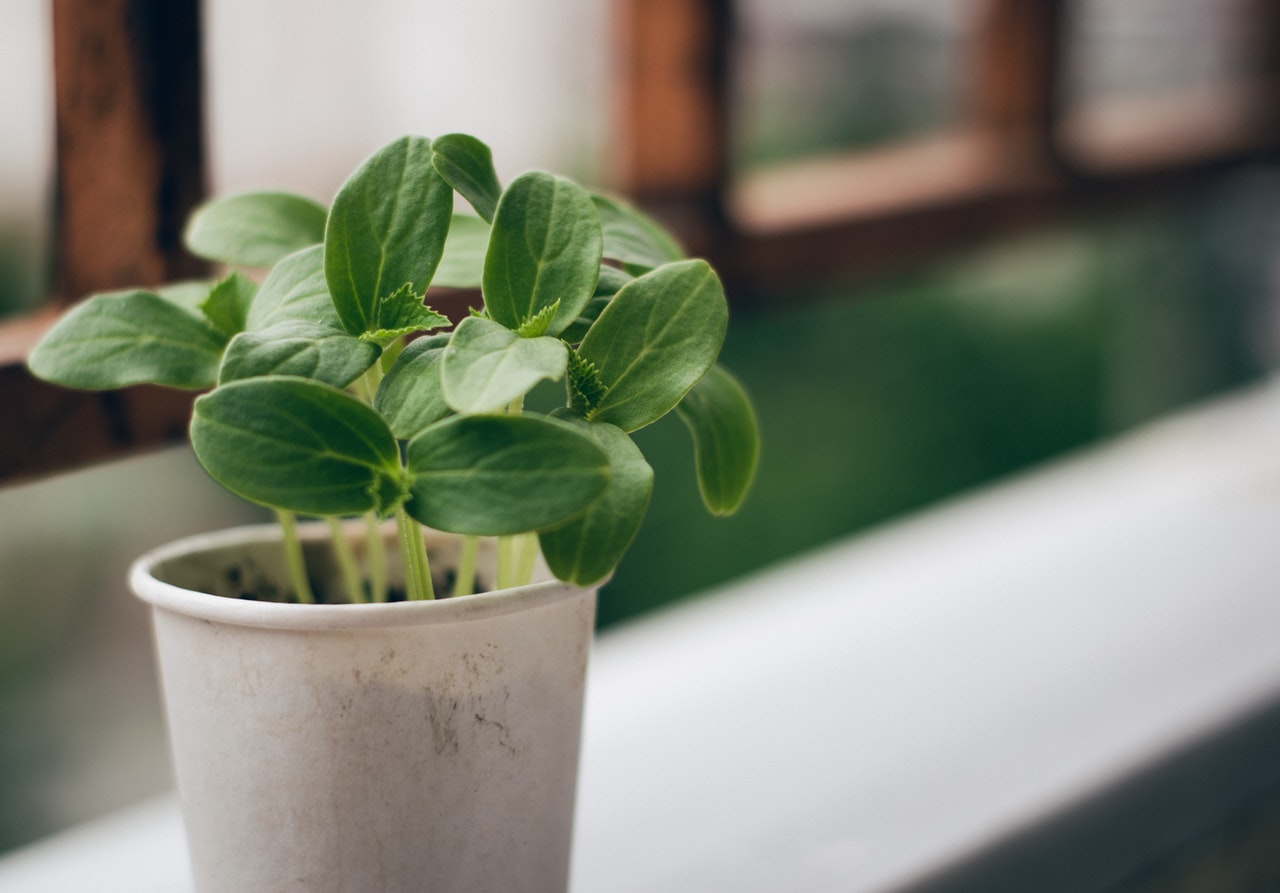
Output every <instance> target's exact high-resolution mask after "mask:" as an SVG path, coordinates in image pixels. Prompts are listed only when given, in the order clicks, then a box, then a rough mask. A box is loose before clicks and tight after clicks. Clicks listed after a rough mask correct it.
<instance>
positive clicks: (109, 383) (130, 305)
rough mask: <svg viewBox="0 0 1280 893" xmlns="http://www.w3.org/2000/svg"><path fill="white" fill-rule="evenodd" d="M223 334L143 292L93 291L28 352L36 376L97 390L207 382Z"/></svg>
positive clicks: (219, 354)
mask: <svg viewBox="0 0 1280 893" xmlns="http://www.w3.org/2000/svg"><path fill="white" fill-rule="evenodd" d="M226 343H227V336H226V335H223V334H221V333H220V332H218V331H216V330H215V329H214V328H213V327H212V326H210V325H209V324H208V323H206V322H205V321H204V320H203V319H200V318H198V317H196V316H193V315H192V314H191V313H188V312H187V311H186V310H184V309H182V308H181V307H179V306H178V305H177V304H174V303H172V302H170V301H167V300H165V299H164V298H162V297H160V295H157V294H154V293H153V292H149V291H127V292H113V293H111V294H104V295H95V296H93V297H91V298H89V299H88V300H86V301H84V302H82V303H80V304H78V305H76V306H75V307H74V308H73V309H72V310H71V311H70V312H68V313H67V314H66V315H65V316H63V317H62V318H61V319H59V320H58V321H57V322H56V323H55V324H54V325H53V327H52V328H51V329H49V331H48V332H46V333H45V336H44V338H42V339H41V341H40V343H39V344H37V345H36V348H35V350H34V351H32V353H31V356H30V358H29V359H28V364H29V365H30V367H31V371H32V372H34V373H35V374H36V375H37V376H38V377H40V378H43V379H45V380H46V381H51V382H54V383H55V384H60V385H64V386H65V387H69V388H80V389H83V390H91V391H99V390H108V389H112V388H123V387H127V386H129V385H135V384H159V385H167V386H168V387H174V388H188V389H192V390H199V389H201V388H207V387H210V386H211V385H213V383H214V381H216V380H217V377H218V363H219V361H220V360H221V359H222V350H223V347H225V346H226Z"/></svg>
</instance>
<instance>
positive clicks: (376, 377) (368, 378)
mask: <svg viewBox="0 0 1280 893" xmlns="http://www.w3.org/2000/svg"><path fill="white" fill-rule="evenodd" d="M361 380H362V381H363V382H364V387H365V390H366V392H367V393H368V396H367V397H366V398H365V399H366V400H367V401H368V402H369V403H370V404H372V403H373V398H374V397H375V396H377V393H378V385H380V384H382V364H381V363H374V364H373V365H372V366H370V367H369V368H368V369H366V370H365V372H364V376H363V377H362V379H361Z"/></svg>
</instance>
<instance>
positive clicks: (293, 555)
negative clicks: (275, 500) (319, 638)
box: [276, 510, 316, 605]
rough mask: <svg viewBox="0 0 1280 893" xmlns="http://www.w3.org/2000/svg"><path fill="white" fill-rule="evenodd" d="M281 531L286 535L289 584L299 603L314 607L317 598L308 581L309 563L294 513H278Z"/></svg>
mask: <svg viewBox="0 0 1280 893" xmlns="http://www.w3.org/2000/svg"><path fill="white" fill-rule="evenodd" d="M276 519H277V520H278V521H279V522H280V530H281V532H282V533H283V534H284V563H285V567H287V568H288V570H289V582H290V584H291V585H292V586H293V592H294V595H296V596H297V598H298V601H300V602H302V603H303V604H307V605H314V604H315V603H316V597H315V595H314V594H313V593H312V592H311V583H310V581H308V580H307V562H306V560H305V559H304V558H303V557H302V543H301V542H299V540H298V521H297V518H295V517H294V514H293V512H284V511H278V510H277V511H276Z"/></svg>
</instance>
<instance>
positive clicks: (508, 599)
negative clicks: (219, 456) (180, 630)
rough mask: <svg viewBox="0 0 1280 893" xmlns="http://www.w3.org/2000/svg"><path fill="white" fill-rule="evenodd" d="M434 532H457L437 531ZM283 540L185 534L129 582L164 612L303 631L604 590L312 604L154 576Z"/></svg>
mask: <svg viewBox="0 0 1280 893" xmlns="http://www.w3.org/2000/svg"><path fill="white" fill-rule="evenodd" d="M429 536H434V537H451V536H454V535H453V534H442V533H438V532H436V531H430V532H429ZM280 539H281V532H280V528H279V527H278V526H277V525H275V524H254V525H249V526H243V527H232V528H228V529H225V530H219V531H215V532H212V533H202V534H196V535H194V536H188V537H183V538H182V539H179V540H175V541H173V542H170V543H167V544H165V545H163V546H159V547H157V548H155V549H151V550H149V551H147V552H146V553H144V554H143V555H142V556H140V557H139V558H138V559H137V560H135V561H134V562H133V564H132V565H131V566H130V568H129V587H130V588H131V589H132V590H133V592H134V594H135V595H136V596H137V597H138V598H140V599H141V600H142V601H144V602H147V603H149V604H150V605H152V606H153V607H154V608H156V609H157V610H164V611H169V612H172V613H175V614H181V615H185V616H187V617H193V618H196V619H200V620H207V621H213V622H218V623H228V624H233V625H236V626H252V627H261V628H267V629H298V630H303V629H314V630H326V629H328V630H333V629H348V628H367V627H379V626H382V627H385V626H410V625H421V624H445V623H461V622H465V621H470V620H478V619H481V618H486V617H498V616H502V615H504V614H513V613H516V612H518V611H527V610H532V609H536V608H540V607H543V606H545V605H550V604H554V603H556V602H559V601H563V600H566V599H570V598H573V597H575V596H579V595H582V594H583V593H591V592H594V591H595V590H597V589H598V588H599V586H598V584H597V585H593V586H590V587H585V588H584V587H579V586H575V585H573V584H570V583H564V582H562V581H560V580H557V579H554V578H552V579H550V580H545V581H542V582H537V583H530V584H528V585H525V586H516V587H512V588H509V589H501V590H496V591H493V592H483V593H478V594H474V595H467V596H463V597H459V598H447V599H438V600H433V601H413V602H407V601H401V602H382V603H362V604H338V605H331V604H321V605H309V604H297V603H282V602H261V601H251V600H248V599H239V598H229V597H226V596H220V595H212V594H210V593H207V592H198V591H196V590H192V589H185V588H183V587H180V586H175V585H173V584H171V583H166V582H165V581H163V580H161V579H159V578H158V577H157V576H156V575H155V570H156V568H157V567H158V566H159V565H160V564H162V563H164V562H169V561H176V560H180V559H181V558H183V557H184V556H188V555H193V554H196V553H201V552H208V551H212V550H226V549H234V548H236V547H238V546H245V545H250V544H256V543H261V542H270V541H273V540H275V541H278V540H280Z"/></svg>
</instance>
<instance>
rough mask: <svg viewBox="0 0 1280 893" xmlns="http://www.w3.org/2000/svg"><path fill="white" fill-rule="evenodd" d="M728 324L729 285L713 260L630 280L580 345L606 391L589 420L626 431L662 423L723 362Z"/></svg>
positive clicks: (673, 266)
mask: <svg viewBox="0 0 1280 893" xmlns="http://www.w3.org/2000/svg"><path fill="white" fill-rule="evenodd" d="M728 322H729V305H728V303H727V302H726V301H725V297H724V288H723V287H722V286H721V285H720V279H719V278H718V277H717V276H716V274H715V271H714V270H712V269H711V267H710V265H708V264H707V262H706V261H702V260H686V261H679V262H677V263H673V264H667V265H666V266H663V267H659V268H658V269H656V270H654V271H653V272H651V273H646V274H645V275H643V276H641V277H640V278H638V279H635V280H633V281H631V282H628V283H627V284H626V285H624V286H623V287H622V289H621V290H619V292H618V293H617V294H616V295H614V297H613V300H612V301H610V302H609V305H608V306H607V307H605V308H604V310H603V311H601V313H600V316H599V318H597V319H596V321H595V322H594V323H593V324H592V326H591V328H590V329H589V330H588V331H587V334H586V335H585V336H584V337H583V339H582V344H581V345H580V346H579V347H578V356H579V358H581V359H582V360H583V361H585V362H586V363H589V364H591V366H593V367H594V369H595V372H596V374H597V375H598V377H599V381H600V383H601V384H602V385H603V386H604V394H603V396H602V397H601V398H600V399H599V400H598V401H597V402H596V403H595V405H594V406H592V407H590V408H588V410H587V418H589V419H590V420H592V421H597V422H609V423H611V424H614V425H617V426H618V427H619V428H621V429H622V430H624V431H634V430H636V429H637V428H643V427H644V426H645V425H648V424H650V423H652V422H654V421H657V420H658V419H659V418H661V417H662V416H664V415H665V414H666V413H667V412H669V411H670V410H671V409H673V408H674V407H675V405H676V404H677V403H679V402H680V400H681V399H682V398H683V397H684V395H685V394H686V393H688V391H689V389H690V388H691V387H693V386H694V384H696V383H697V382H698V380H699V379H701V378H702V376H704V375H706V373H707V370H708V369H710V368H711V367H712V365H714V364H715V361H716V357H717V356H719V353H720V346H721V344H723V343H724V334H725V329H726V328H727V326H728Z"/></svg>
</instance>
